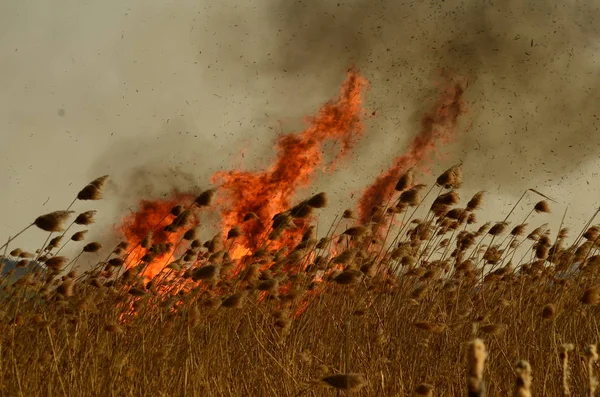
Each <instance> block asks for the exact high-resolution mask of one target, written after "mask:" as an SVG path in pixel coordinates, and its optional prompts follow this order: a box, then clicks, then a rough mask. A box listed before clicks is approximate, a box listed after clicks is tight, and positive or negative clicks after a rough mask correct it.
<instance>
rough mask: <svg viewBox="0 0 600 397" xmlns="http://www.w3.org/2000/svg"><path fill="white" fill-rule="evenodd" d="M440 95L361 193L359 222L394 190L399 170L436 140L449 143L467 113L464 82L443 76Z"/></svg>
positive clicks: (431, 147) (425, 153) (427, 151)
mask: <svg viewBox="0 0 600 397" xmlns="http://www.w3.org/2000/svg"><path fill="white" fill-rule="evenodd" d="M444 77H445V79H446V81H445V82H444V83H443V84H442V86H441V94H440V97H439V98H438V100H437V102H436V103H435V104H434V105H433V107H432V108H431V109H430V110H429V111H428V112H427V113H425V115H424V116H423V118H422V119H421V129H420V131H419V133H418V134H417V136H415V137H414V138H413V139H412V141H411V142H410V144H409V146H408V150H406V151H405V152H404V153H403V154H402V155H400V156H398V157H396V158H395V159H394V161H393V163H392V166H391V167H390V168H389V169H388V170H387V171H385V172H384V173H383V174H381V175H379V176H378V177H377V179H376V180H375V182H373V183H372V184H371V185H370V186H369V187H368V188H367V189H366V190H365V191H364V193H363V194H362V196H361V198H360V201H359V203H358V213H359V217H360V221H361V223H363V224H365V223H367V222H369V221H370V219H371V217H372V215H373V210H374V209H375V208H377V207H378V206H380V205H381V204H382V203H383V202H384V200H386V199H387V198H389V197H390V196H391V195H392V193H393V192H394V187H395V185H396V182H397V181H398V178H399V177H400V175H401V173H402V172H404V171H406V170H408V168H410V167H412V166H414V165H416V164H417V163H419V162H421V161H423V160H425V159H426V158H427V156H428V155H429V154H430V153H431V152H432V151H434V150H435V148H436V143H437V142H438V141H442V142H448V141H449V140H450V139H451V138H452V137H453V136H454V135H455V132H456V125H457V123H458V118H459V116H460V115H461V114H463V113H465V112H466V107H465V104H464V101H463V93H464V91H465V88H466V87H465V84H464V82H463V81H462V80H461V79H459V78H456V77H454V78H452V77H447V76H444Z"/></svg>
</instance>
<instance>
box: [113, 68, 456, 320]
mask: <svg viewBox="0 0 600 397" xmlns="http://www.w3.org/2000/svg"><path fill="white" fill-rule="evenodd" d="M366 87H367V80H366V79H365V78H363V77H361V76H360V75H359V74H358V72H357V71H356V70H353V69H352V70H350V71H348V74H347V78H346V80H345V81H344V83H343V85H342V87H341V89H340V94H339V97H338V98H337V99H335V100H334V101H331V102H329V103H327V104H325V105H324V106H323V107H322V108H321V109H320V110H319V111H318V113H317V114H316V115H315V116H313V117H310V118H308V119H307V124H308V126H307V128H306V129H305V130H303V131H301V132H298V133H291V134H286V135H282V136H280V137H279V138H278V139H277V140H276V142H275V147H274V151H275V159H274V161H273V163H272V165H271V166H270V167H269V168H268V169H266V170H264V171H258V172H250V171H240V170H233V171H228V172H218V173H216V174H215V175H213V177H212V183H213V184H214V185H215V186H217V194H216V206H217V209H218V211H219V212H220V215H221V228H222V229H221V230H222V236H223V240H225V239H226V238H227V235H228V233H229V231H230V230H231V228H233V227H239V228H240V229H241V231H242V234H241V235H239V236H237V233H236V238H235V239H230V240H228V241H226V242H225V244H224V248H223V250H224V251H226V252H227V254H228V256H229V258H231V259H233V260H235V261H236V263H237V267H236V269H235V274H237V273H238V272H239V271H240V270H241V269H242V268H244V266H245V262H244V261H243V260H242V258H243V257H245V256H248V255H252V254H253V253H255V252H256V251H257V250H258V249H259V248H262V247H264V246H265V245H268V248H269V249H272V250H276V249H280V248H290V249H291V248H293V247H294V246H295V245H296V244H297V243H298V242H299V240H300V238H301V236H302V235H303V233H304V232H305V230H306V227H307V226H308V224H309V221H308V220H307V219H295V220H294V223H295V225H296V228H295V229H292V230H287V231H286V232H285V233H284V234H283V235H282V236H281V237H279V238H278V239H277V240H274V241H269V240H268V235H269V232H270V228H271V226H272V222H273V217H274V216H275V215H277V214H279V213H281V212H284V211H287V210H289V209H290V208H291V206H292V200H293V199H294V198H295V194H296V193H297V191H298V189H299V188H302V187H306V186H308V185H309V184H310V182H311V180H312V178H313V176H314V174H315V171H317V170H320V169H328V170H332V169H333V168H335V165H336V164H337V163H338V162H339V160H341V159H343V158H344V157H346V156H347V155H348V154H349V153H350V151H351V150H352V148H353V147H354V145H355V144H356V143H357V141H358V139H359V138H360V137H361V136H362V134H363V125H362V122H361V119H362V117H363V115H364V114H363V112H364V110H363V93H364V90H365V89H366ZM464 89H465V88H464V84H463V83H462V82H461V81H460V80H456V79H449V80H448V81H447V82H446V83H445V84H444V86H443V90H442V94H441V96H440V98H439V99H438V101H437V102H436V103H435V105H434V106H433V107H432V109H431V110H430V111H429V112H427V113H426V114H425V116H424V117H423V119H422V122H421V129H420V131H419V133H418V135H417V136H416V137H415V138H413V140H412V142H411V143H410V145H409V148H408V150H407V151H406V152H405V153H404V154H402V155H401V156H399V157H397V158H396V159H394V161H393V164H392V167H391V168H390V169H389V170H388V171H386V172H385V173H384V174H382V175H381V176H379V177H378V178H377V180H376V181H375V182H374V183H373V184H372V185H371V186H369V187H368V188H367V189H366V190H365V192H364V194H363V196H362V197H361V199H360V202H359V208H358V209H359V215H360V220H361V221H362V222H363V223H366V222H367V221H368V220H369V219H370V217H371V209H372V208H373V207H376V206H378V205H380V204H382V203H383V202H384V201H385V200H387V198H389V197H390V195H391V194H392V193H393V189H394V186H395V183H396V181H397V180H398V177H399V176H400V173H401V172H403V171H404V170H406V169H407V168H408V167H410V166H412V165H415V164H417V163H418V162H420V161H423V160H425V159H426V158H427V156H428V155H429V154H430V153H431V152H432V151H433V150H434V149H435V146H436V143H437V142H438V141H439V140H448V139H450V138H452V136H453V135H454V133H455V130H456V126H457V122H458V117H459V116H460V115H461V114H463V113H464V112H465V105H464V103H463V99H462V95H463V92H464ZM327 142H336V143H338V144H339V151H338V152H337V155H336V156H335V157H334V159H333V160H332V161H331V162H329V163H326V161H325V160H324V154H323V149H324V145H325V143H327ZM194 198H195V196H193V195H191V194H186V193H175V194H173V195H172V196H171V197H170V198H168V199H164V200H152V201H151V200H142V201H141V202H140V204H139V209H138V211H137V212H135V213H132V214H130V215H128V216H126V217H125V218H123V220H122V222H121V226H120V230H121V232H122V234H123V235H124V237H125V238H126V240H127V242H129V245H130V250H131V252H130V254H129V255H128V256H127V260H126V263H125V265H126V267H128V268H130V267H132V266H135V265H137V264H139V263H140V261H141V262H143V263H145V264H146V269H145V270H144V274H143V275H144V278H145V279H146V280H149V279H151V278H153V277H155V276H156V275H158V274H159V273H161V271H162V270H163V269H164V268H165V266H167V265H168V264H169V263H170V262H171V261H174V260H176V259H177V258H178V257H179V255H181V252H179V251H177V250H178V249H179V248H178V246H180V247H182V248H181V250H183V249H185V248H187V247H188V244H187V243H186V244H180V243H181V242H182V237H183V234H184V233H185V231H186V230H188V229H189V228H190V227H191V226H197V225H198V223H199V221H198V218H197V217H196V214H195V213H194V209H196V210H197V207H195V206H194V205H192V203H193V200H194ZM307 198H308V197H307ZM176 205H183V208H184V209H185V208H190V211H191V212H190V215H191V216H190V218H189V219H187V220H186V225H179V226H180V227H178V228H176V230H174V231H173V230H172V231H170V232H169V231H165V230H164V229H165V227H167V228H168V226H169V225H171V224H172V223H173V221H174V220H175V219H176V218H177V217H176V216H175V215H173V214H171V210H172V208H173V207H174V206H176ZM175 212H177V211H175ZM249 214H252V216H248V215H249ZM149 233H152V234H153V236H152V244H154V246H155V248H156V245H159V246H161V248H160V249H159V250H158V251H156V249H154V251H151V250H149V249H147V248H142V247H141V246H140V245H139V244H140V242H141V241H142V240H143V239H144V238H145V237H146V236H148V234H149ZM195 243H197V241H195ZM332 245H333V248H332V251H331V252H330V254H331V253H333V255H335V254H336V252H335V250H336V248H335V242H332ZM196 247H198V245H196ZM218 249H220V248H218ZM193 252H195V254H194V255H193V256H194V257H193V258H192V260H189V261H188V260H187V259H185V260H186V261H187V265H185V266H184V267H185V268H184V269H180V270H181V272H182V273H183V272H184V271H185V272H188V271H190V268H191V267H195V266H196V265H198V264H199V262H198V258H200V259H202V260H204V259H206V258H207V257H209V255H204V254H202V253H201V254H200V255H204V256H196V255H198V251H193ZM210 253H211V254H213V255H216V253H215V252H214V251H210ZM220 253H221V254H223V251H220ZM190 255H191V254H190ZM310 255H313V254H310ZM223 256H224V255H221V258H223ZM313 259H314V258H310V257H309V258H306V260H305V261H304V262H303V263H304V264H305V265H308V264H309V263H310V262H312V261H313ZM218 260H219V259H215V261H218ZM210 261H212V259H210ZM223 261H225V259H223ZM201 262H202V261H201ZM260 263H261V269H260V270H264V269H266V268H268V267H269V266H270V264H268V263H264V262H260ZM202 264H203V265H206V264H208V261H205V263H202ZM336 269H338V270H343V266H342V265H334V266H333V267H332V268H329V270H336ZM191 270H193V269H191ZM283 270H284V271H287V270H289V269H283ZM324 277H325V273H324V272H321V273H318V274H317V277H315V279H314V280H312V281H313V283H316V285H317V286H318V288H317V289H315V290H314V291H312V292H311V293H310V294H309V295H311V294H318V293H319V291H321V290H322V288H325V287H324V284H325V283H324V282H323V279H324ZM187 279H188V280H189V277H188V278H187ZM190 282H191V281H190ZM177 286H179V284H177ZM280 288H281V289H282V291H283V292H285V291H284V290H285V288H286V287H285V285H283V284H282V285H281V286H280ZM287 288H289V286H288V287H287ZM280 292H281V291H280ZM263 295H264V296H266V295H267V294H266V293H265V294H263ZM307 305H308V301H306V302H303V303H302V304H301V305H300V307H299V308H298V312H297V314H300V313H301V312H303V311H304V310H305V309H306V307H307Z"/></svg>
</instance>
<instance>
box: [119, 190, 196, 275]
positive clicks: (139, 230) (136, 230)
mask: <svg viewBox="0 0 600 397" xmlns="http://www.w3.org/2000/svg"><path fill="white" fill-rule="evenodd" d="M191 199H192V196H190V195H187V194H181V193H177V194H175V195H174V197H172V198H168V199H164V200H141V201H140V203H139V209H138V210H137V211H136V212H134V213H131V214H129V215H127V216H125V217H124V218H123V219H122V221H121V225H120V231H121V233H122V234H123V236H124V237H125V239H126V240H127V242H128V243H129V245H130V247H131V250H130V251H129V253H128V255H127V260H126V263H125V266H126V267H132V266H135V265H137V264H138V263H139V262H140V260H141V259H142V258H143V257H144V255H146V254H147V253H148V250H147V249H145V248H142V247H141V246H140V242H141V241H142V240H143V239H144V238H146V236H148V235H149V234H150V233H152V243H153V244H170V245H171V247H172V248H170V249H167V250H165V251H164V252H161V253H160V254H158V255H156V256H155V257H154V258H153V260H152V261H151V262H150V263H148V266H147V267H146V269H145V270H144V275H145V276H146V278H152V277H154V276H156V275H157V274H158V273H160V272H161V270H162V269H163V268H164V267H165V266H166V265H167V264H168V263H167V261H168V260H169V258H171V257H172V256H173V254H174V251H175V249H176V246H177V244H178V243H179V241H180V240H181V237H182V236H183V233H184V232H185V230H184V229H183V228H181V229H180V230H178V231H176V232H172V233H169V232H166V231H165V230H164V228H165V227H166V226H168V225H170V224H171V223H172V222H173V220H174V219H175V218H176V217H175V216H174V215H172V214H171V209H172V208H173V207H175V206H176V205H178V204H181V203H183V202H190V201H191ZM191 221H192V223H196V224H197V219H196V218H195V217H192V218H191Z"/></svg>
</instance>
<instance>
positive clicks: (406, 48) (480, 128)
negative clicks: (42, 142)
mask: <svg viewBox="0 0 600 397" xmlns="http://www.w3.org/2000/svg"><path fill="white" fill-rule="evenodd" d="M240 4H241V3H240ZM240 4H236V3H234V2H225V3H223V6H222V7H219V8H218V9H213V8H211V7H206V8H203V9H201V8H198V10H197V13H198V15H202V19H201V20H202V22H199V21H198V20H197V19H196V18H194V19H192V18H187V19H186V18H183V17H182V15H185V14H186V11H185V10H180V11H178V12H176V13H175V15H174V16H170V18H169V24H175V23H179V24H181V25H182V29H189V32H190V36H191V38H192V42H193V41H194V38H196V39H198V40H200V39H201V38H202V39H203V40H205V41H206V40H207V38H208V40H209V41H211V42H212V47H210V49H207V47H206V46H204V47H202V46H196V47H195V46H194V45H192V46H182V47H181V49H180V50H179V51H181V52H182V53H186V52H187V53H188V55H189V57H188V58H189V59H190V60H194V61H195V63H198V64H199V65H202V67H203V68H204V69H203V70H204V71H203V72H202V73H204V74H205V75H207V76H208V78H209V83H208V84H210V81H213V82H220V84H221V86H228V87H229V88H228V89H229V90H231V92H233V91H236V92H239V93H241V94H239V95H238V99H236V101H238V103H243V105H244V106H245V108H246V110H247V111H248V113H247V114H246V115H231V114H230V115H228V116H227V117H229V118H230V119H231V118H232V117H234V119H233V120H234V121H233V122H232V120H229V121H227V122H224V123H222V124H221V125H220V127H219V128H218V129H215V130H213V131H202V126H198V125H189V123H188V122H185V121H179V123H180V124H181V123H183V124H184V125H183V126H181V125H178V124H177V122H176V121H173V120H171V124H164V123H163V125H161V126H160V125H157V126H156V128H155V129H154V130H153V131H152V132H151V133H150V132H149V133H147V139H145V140H144V145H145V150H144V155H143V156H135V155H132V154H131V153H128V150H130V148H131V147H132V145H131V144H123V142H120V141H118V142H116V143H115V145H114V147H112V148H111V149H110V150H109V151H108V152H106V153H101V154H100V155H99V156H98V158H97V160H96V161H95V163H94V164H93V167H92V171H93V172H92V173H91V175H96V174H102V173H104V171H103V170H104V169H106V168H107V167H108V166H109V165H110V166H114V167H113V168H115V169H116V168H117V167H116V166H115V164H117V165H119V164H120V165H125V167H123V169H122V171H121V172H120V175H119V176H118V177H117V183H116V184H115V185H114V186H115V187H117V190H118V191H119V192H120V195H121V196H127V195H126V194H125V192H128V196H127V197H135V196H144V195H147V194H148V192H151V193H152V192H153V195H155V196H156V195H157V194H159V193H160V192H163V193H164V192H165V191H167V190H169V189H172V188H173V187H178V188H180V189H181V190H188V189H192V188H198V186H205V185H206V184H207V183H209V181H210V175H211V173H212V172H214V171H215V170H217V169H227V168H233V167H235V165H234V164H233V163H232V158H233V157H232V155H233V154H236V153H239V151H240V150H241V149H243V148H245V147H246V143H247V141H254V142H255V144H253V145H252V147H251V150H248V151H247V152H246V154H247V156H248V158H246V160H245V163H244V164H246V165H249V166H250V167H255V168H264V167H266V166H268V160H267V159H268V158H272V156H273V155H274V154H273V149H272V147H273V146H272V143H271V142H272V140H273V138H274V137H275V136H276V134H277V132H290V131H294V130H295V131H297V130H298V128H299V127H301V125H302V124H301V119H302V117H303V116H305V115H307V114H310V113H312V112H315V111H316V109H317V108H318V106H319V105H320V104H321V103H323V102H324V101H326V100H328V99H330V98H332V97H334V96H335V95H336V92H337V90H338V89H339V85H340V83H341V81H342V80H343V78H344V72H345V70H347V69H348V68H349V67H350V66H356V67H358V68H359V70H360V71H361V73H362V74H363V75H365V77H366V78H367V79H368V80H369V81H370V89H369V91H368V94H367V102H366V106H367V107H368V108H369V109H370V110H376V114H377V116H376V117H374V118H372V119H369V120H368V121H367V132H366V136H367V138H365V139H363V141H362V142H361V144H360V146H359V147H358V148H357V150H356V153H355V156H356V159H360V160H357V161H355V164H354V165H352V167H354V168H353V172H354V175H355V176H358V179H360V181H358V182H357V181H354V185H353V186H355V187H356V186H360V185H361V184H362V186H364V185H366V184H368V181H369V179H368V178H371V179H372V178H374V176H376V175H377V174H378V173H379V172H381V171H382V170H384V169H385V168H386V167H387V166H388V165H389V164H390V163H391V159H392V158H393V157H394V156H397V155H401V154H402V152H403V150H404V148H405V147H406V144H407V142H408V141H409V140H410V138H411V137H412V136H413V135H414V134H416V133H417V131H418V128H419V122H420V117H421V116H422V115H423V114H424V113H425V112H426V111H428V110H429V106H430V105H431V103H432V102H433V101H434V100H435V98H436V95H437V91H436V89H437V85H438V83H439V82H440V80H441V77H440V76H441V74H442V73H449V74H451V75H452V74H455V75H459V76H461V77H463V78H465V79H466V80H467V81H468V88H467V91H466V97H465V100H466V103H467V107H468V109H469V111H468V114H467V115H465V116H464V117H463V120H462V123H461V125H460V127H459V128H458V130H457V134H456V139H455V142H454V143H453V144H452V145H450V146H448V147H446V148H445V154H446V155H447V158H446V159H447V160H448V159H449V160H450V163H455V162H457V161H462V162H464V170H465V174H467V175H470V179H471V180H472V181H474V183H477V185H478V187H480V188H490V187H498V186H510V189H509V190H510V192H511V193H513V194H517V192H520V191H521V189H523V188H528V187H535V186H538V185H539V184H540V183H543V182H545V183H548V182H550V183H560V180H561V178H565V177H567V175H570V174H572V173H573V172H574V171H576V170H577V169H578V168H580V167H585V166H586V164H588V163H589V162H590V161H591V160H595V159H597V158H598V154H599V153H600V134H598V131H597V129H598V114H597V110H596V109H597V106H596V104H597V103H598V100H599V99H600V98H599V96H600V95H599V92H600V91H599V90H598V88H600V82H599V75H598V73H597V66H596V65H597V62H598V60H599V58H598V56H597V53H598V51H597V50H598V46H599V45H598V44H597V42H598V40H597V39H598V36H599V31H598V30H599V28H598V27H596V26H595V23H594V21H597V20H598V18H599V17H600V9H599V7H598V6H596V5H594V4H593V2H591V1H589V2H574V1H573V2H563V3H562V4H554V2H549V1H468V2H462V1H425V2H401V1H393V0H355V1H329V0H318V1H317V0H305V1H290V0H277V1H270V2H264V3H258V2H257V3H253V4H252V5H246V6H241V5H240ZM176 8H177V6H173V10H175V9H176ZM173 10H171V11H173ZM131 13H132V14H133V13H135V10H132V11H131ZM189 14H191V13H189ZM178 17H179V18H180V20H179V21H178V20H177V18H178ZM199 18H200V17H199ZM166 19H167V17H166V16H165V20H166ZM184 19H185V20H184ZM157 26H158V25H157ZM132 29H136V28H135V26H134V27H133V28H132ZM142 32H146V34H147V35H148V36H147V38H146V41H147V42H151V41H152V40H155V39H156V38H157V37H160V40H161V41H162V42H163V43H164V42H166V43H169V40H170V37H169V30H167V31H164V32H161V31H160V30H158V31H152V32H150V28H145V30H142ZM140 40H141V39H140ZM134 45H135V43H133V44H132V45H131V48H130V51H131V52H132V53H133V55H131V57H134V56H135V53H136V51H141V50H140V49H139V48H137V49H136V48H135V46H134ZM168 45H169V47H172V48H174V49H177V48H178V46H179V44H178V43H175V42H173V43H171V44H168ZM184 58H185V57H184ZM173 62H175V61H173ZM121 67H122V70H121V74H122V76H123V78H124V79H128V78H130V79H133V78H134V75H136V74H137V73H139V70H137V69H134V68H132V66H128V65H126V64H123V65H121ZM137 67H138V68H139V67H143V66H141V65H138V66H137ZM151 70H153V69H151ZM155 77H157V78H159V77H160V73H159V72H156V74H155ZM215 84H216V83H215ZM165 89H168V87H166V88H165ZM206 95H207V96H210V95H209V94H208V93H207V94H206ZM219 95H223V96H226V95H227V93H226V92H225V93H218V94H217V93H215V94H213V96H217V97H219ZM213 99H214V98H213ZM228 103H231V99H227V100H224V101H223V102H222V107H224V108H227V107H228ZM188 105H189V104H188ZM191 105H192V107H194V106H202V105H201V104H198V103H192V104H191ZM235 117H238V118H235ZM244 117H245V121H244V122H241V121H240V122H239V123H238V122H237V121H239V120H240V119H242V118H244ZM278 120H282V121H283V122H284V125H285V127H284V128H282V130H281V131H276V129H274V128H273V125H275V123H276V122H277V121H278ZM186 124H187V125H186ZM242 124H243V125H242ZM268 128H270V130H269V129H268ZM182 134H183V135H182ZM190 134H191V135H190ZM194 134H200V135H201V137H200V138H198V139H199V140H198V139H192V138H191V136H193V135H194ZM211 135H214V139H213V138H211ZM227 136H231V137H235V138H227ZM244 140H246V141H244ZM133 146H135V145H133ZM192 147H193V148H194V150H193V154H190V151H191V148H192ZM168 157H172V158H173V159H175V160H174V161H171V162H169V161H164V160H165V158H168ZM182 159H183V160H182ZM249 159H253V160H254V161H250V160H249ZM173 164H175V165H173ZM347 165H348V164H347ZM178 173H180V174H181V175H180V176H179V177H177V178H173V177H172V175H175V174H178ZM182 175H183V176H182ZM492 176H493V177H492ZM119 178H120V179H119ZM336 178H337V179H336ZM343 178H344V177H343V176H340V177H333V182H332V184H335V183H336V182H335V181H336V180H338V181H339V180H340V179H342V180H343ZM179 185H180V186H179ZM125 186H126V188H124V187H125ZM149 186H152V189H150V190H149V189H148V187H149Z"/></svg>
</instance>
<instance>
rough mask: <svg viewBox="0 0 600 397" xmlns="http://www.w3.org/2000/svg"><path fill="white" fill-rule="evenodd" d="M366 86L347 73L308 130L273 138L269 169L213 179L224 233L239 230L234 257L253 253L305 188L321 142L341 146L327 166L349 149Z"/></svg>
mask: <svg viewBox="0 0 600 397" xmlns="http://www.w3.org/2000/svg"><path fill="white" fill-rule="evenodd" d="M366 85H367V81H366V80H365V79H364V78H363V77H361V76H360V75H359V74H358V72H357V71H355V70H350V71H349V72H348V76H347V79H346V81H345V82H344V84H343V85H342V88H341V92H340V96H339V98H338V99H337V100H336V101H334V102H330V103H327V104H325V105H324V106H323V107H322V108H321V109H320V111H319V113H318V115H317V116H315V117H312V118H309V119H308V122H309V123H310V126H309V127H308V128H307V129H306V130H304V131H302V132H300V133H297V134H287V135H283V136H281V137H279V138H278V139H277V142H276V149H277V159H276V161H275V162H274V164H273V165H272V166H271V167H270V168H269V169H268V170H266V171H263V172H243V171H230V172H218V173H216V174H215V175H214V176H213V179H212V181H213V183H215V184H218V185H220V187H221V191H222V192H223V194H222V195H220V197H219V205H220V208H221V220H222V224H223V229H224V233H225V234H226V233H227V231H228V230H229V229H230V228H231V227H233V226H237V225H241V227H242V229H243V231H244V235H243V236H242V237H241V238H240V239H239V241H238V243H239V244H240V246H239V247H237V248H236V249H235V251H234V255H233V256H234V257H235V256H236V255H239V254H242V253H243V252H247V251H248V250H251V251H253V250H255V249H257V248H258V247H259V245H260V244H261V240H262V238H263V237H265V236H264V233H265V232H266V231H267V230H268V228H269V227H270V226H271V221H272V218H273V216H275V215H276V214H278V213H280V212H283V211H285V210H287V209H289V207H290V201H291V199H292V197H293V195H294V194H295V192H296V190H297V189H298V188H299V187H303V186H307V185H308V184H309V182H310V179H311V176H312V174H313V173H314V171H315V168H316V167H318V166H319V165H321V164H322V163H323V154H322V146H323V143H324V142H325V141H327V140H336V141H339V142H340V143H341V148H340V151H339V154H338V155H337V156H336V158H335V160H334V161H333V162H332V164H329V166H332V165H333V164H334V163H335V162H336V161H337V160H339V159H341V158H342V157H344V156H345V155H346V154H348V152H349V151H350V150H351V149H352V147H353V145H354V144H355V142H356V140H357V138H358V137H359V136H360V135H361V134H362V131H363V127H362V124H361V118H360V116H361V109H362V108H361V106H362V91H363V89H364V88H365V87H366ZM248 213H254V214H256V215H257V216H258V219H254V220H251V221H248V222H244V217H245V216H246V215H247V214H248ZM302 229H303V228H302V225H300V227H299V228H298V229H297V230H296V232H295V233H292V235H291V236H290V235H288V236H287V237H286V238H284V239H282V240H281V241H280V242H278V243H275V244H272V245H271V247H273V248H279V247H282V246H286V245H288V244H292V243H293V241H294V240H295V238H297V237H298V236H300V235H301V233H302Z"/></svg>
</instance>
